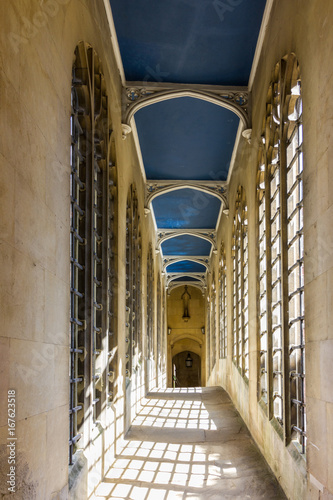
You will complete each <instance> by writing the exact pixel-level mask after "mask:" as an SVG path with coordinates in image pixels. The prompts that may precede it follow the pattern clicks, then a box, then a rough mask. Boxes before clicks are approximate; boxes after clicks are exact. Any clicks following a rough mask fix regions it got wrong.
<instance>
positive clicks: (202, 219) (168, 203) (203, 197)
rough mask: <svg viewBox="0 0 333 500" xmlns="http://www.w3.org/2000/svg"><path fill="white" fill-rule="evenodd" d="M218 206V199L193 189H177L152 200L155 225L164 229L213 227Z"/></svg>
mask: <svg viewBox="0 0 333 500" xmlns="http://www.w3.org/2000/svg"><path fill="white" fill-rule="evenodd" d="M220 207H221V202H220V200H218V199H217V198H215V197H214V196H211V195H209V194H207V193H203V192H201V191H196V190H194V189H178V190H177V191H172V192H171V193H167V194H164V195H162V196H159V197H158V198H155V199H154V200H153V209H154V214H155V218H156V224H157V227H159V228H164V229H166V228H167V229H177V228H179V229H200V228H209V229H214V228H215V227H216V223H217V218H218V215H219V211H220Z"/></svg>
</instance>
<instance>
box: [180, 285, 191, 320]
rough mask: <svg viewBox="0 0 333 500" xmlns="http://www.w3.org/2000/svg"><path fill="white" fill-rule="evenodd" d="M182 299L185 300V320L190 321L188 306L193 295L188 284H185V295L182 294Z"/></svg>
mask: <svg viewBox="0 0 333 500" xmlns="http://www.w3.org/2000/svg"><path fill="white" fill-rule="evenodd" d="M181 299H182V301H183V306H184V314H183V320H184V321H188V320H189V319H190V315H189V307H188V306H189V301H190V300H191V295H190V294H189V293H188V291H187V285H185V290H184V293H183V295H182V296H181Z"/></svg>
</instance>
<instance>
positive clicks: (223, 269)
mask: <svg viewBox="0 0 333 500" xmlns="http://www.w3.org/2000/svg"><path fill="white" fill-rule="evenodd" d="M219 264H220V265H219V267H220V269H219V288H220V289H219V316H220V325H219V326H220V359H223V358H226V357H227V266H226V257H225V249H224V245H223V243H222V245H221V253H220V263H219Z"/></svg>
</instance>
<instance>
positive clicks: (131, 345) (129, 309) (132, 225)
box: [125, 186, 142, 379]
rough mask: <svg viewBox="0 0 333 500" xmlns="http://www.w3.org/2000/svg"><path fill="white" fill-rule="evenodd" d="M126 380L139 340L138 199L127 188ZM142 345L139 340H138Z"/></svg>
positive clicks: (136, 359)
mask: <svg viewBox="0 0 333 500" xmlns="http://www.w3.org/2000/svg"><path fill="white" fill-rule="evenodd" d="M125 326H126V339H125V340H126V354H125V357H126V377H127V379H129V378H130V377H131V375H132V373H133V369H136V368H137V366H138V363H139V361H140V360H139V352H138V341H139V339H141V333H142V331H141V234H140V217H139V213H138V199H137V195H136V190H135V188H134V186H131V187H130V191H129V194H128V197H127V208H126V325H125ZM140 343H141V340H140Z"/></svg>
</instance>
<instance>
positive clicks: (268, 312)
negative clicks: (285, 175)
mask: <svg viewBox="0 0 333 500" xmlns="http://www.w3.org/2000/svg"><path fill="white" fill-rule="evenodd" d="M269 172H270V165H268V161H267V158H266V171H265V195H264V196H265V226H266V227H265V231H266V327H267V361H266V362H267V410H268V418H269V420H271V419H272V418H273V416H274V406H273V345H272V344H273V342H272V307H271V305H272V266H271V265H268V263H271V262H272V247H271V245H272V244H271V234H272V231H271V176H270V174H269Z"/></svg>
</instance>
